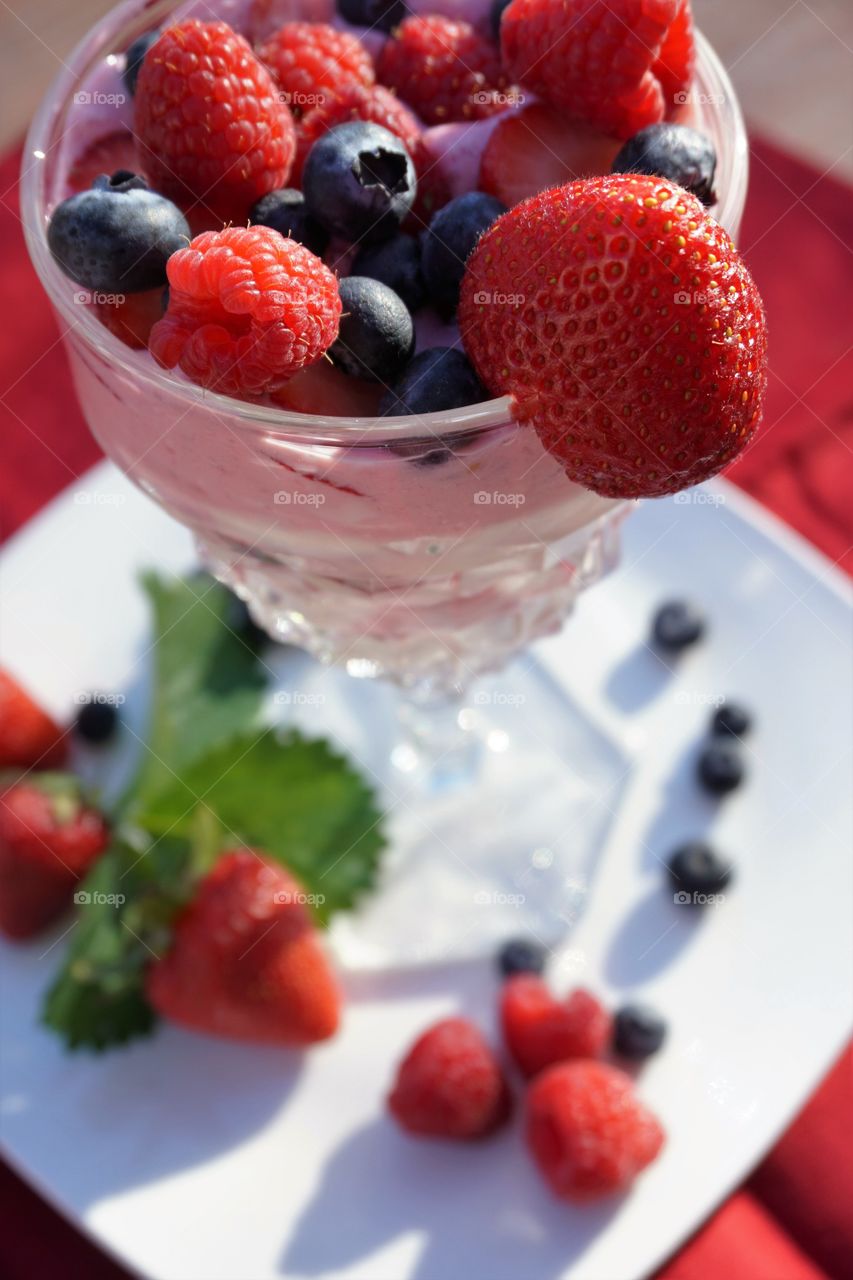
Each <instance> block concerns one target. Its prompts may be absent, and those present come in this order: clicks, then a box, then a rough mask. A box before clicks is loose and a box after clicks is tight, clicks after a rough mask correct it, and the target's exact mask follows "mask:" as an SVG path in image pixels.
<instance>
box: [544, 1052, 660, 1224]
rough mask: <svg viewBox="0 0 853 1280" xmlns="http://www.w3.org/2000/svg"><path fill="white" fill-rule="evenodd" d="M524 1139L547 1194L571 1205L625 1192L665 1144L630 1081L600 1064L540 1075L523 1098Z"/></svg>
mask: <svg viewBox="0 0 853 1280" xmlns="http://www.w3.org/2000/svg"><path fill="white" fill-rule="evenodd" d="M525 1136H526V1139H527V1145H528V1147H529V1149H530V1151H531V1154H532V1156H533V1159H534V1160H535V1162H536V1164H537V1166H538V1168H539V1171H540V1173H541V1174H542V1176H543V1177H544V1178H545V1180H546V1182H547V1183H548V1184H549V1186H550V1187H551V1190H552V1191H553V1192H554V1194H555V1195H556V1196H558V1197H559V1198H560V1199H563V1200H571V1201H578V1200H580V1201H583V1200H590V1199H595V1198H596V1197H598V1196H603V1195H610V1194H612V1193H614V1192H617V1191H625V1190H627V1189H628V1187H630V1185H631V1183H632V1182H633V1181H634V1179H635V1178H636V1176H637V1174H639V1173H641V1172H642V1170H643V1169H645V1168H646V1167H647V1165H649V1164H651V1162H652V1161H653V1160H654V1159H655V1158H656V1157H657V1155H658V1154H659V1152H660V1150H661V1148H662V1146H663V1144H664V1132H663V1129H662V1128H661V1126H660V1124H659V1123H658V1120H657V1119H656V1117H655V1116H654V1115H652V1113H651V1111H649V1110H648V1108H647V1107H646V1106H644V1104H643V1103H642V1102H641V1101H640V1099H639V1098H638V1097H637V1095H636V1093H635V1091H634V1085H633V1082H632V1080H631V1078H630V1076H628V1075H626V1074H625V1072H624V1071H620V1070H618V1068H616V1067H611V1066H608V1065H606V1064H605V1063H603V1062H585V1061H579V1062H564V1063H561V1064H560V1065H559V1066H556V1067H550V1068H549V1069H548V1070H547V1071H544V1072H543V1073H542V1075H541V1076H539V1077H538V1078H537V1079H536V1080H535V1081H534V1082H533V1084H532V1085H531V1086H530V1090H529V1092H528V1094H527V1103H526V1114H525Z"/></svg>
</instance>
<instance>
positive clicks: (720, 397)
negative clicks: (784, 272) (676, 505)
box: [459, 174, 767, 498]
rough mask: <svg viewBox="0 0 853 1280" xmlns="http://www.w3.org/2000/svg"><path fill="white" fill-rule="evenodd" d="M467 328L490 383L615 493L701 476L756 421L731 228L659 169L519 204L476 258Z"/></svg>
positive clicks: (743, 283) (747, 317)
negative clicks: (657, 175) (662, 176)
mask: <svg viewBox="0 0 853 1280" xmlns="http://www.w3.org/2000/svg"><path fill="white" fill-rule="evenodd" d="M484 299H485V300H484ZM492 299H495V301H492ZM459 324H460V329H461V333H462V338H463V341H464V344H465V348H466V350H467V353H468V356H469V357H470V359H471V361H472V362H473V364H474V367H475V369H476V370H477V373H478V374H479V376H480V378H481V380H482V381H483V382H484V383H485V384H486V386H487V387H488V388H489V390H490V391H491V392H492V393H493V394H494V395H503V394H508V395H511V396H513V397H514V402H515V403H514V412H515V414H516V416H517V418H518V420H519V421H521V422H527V423H530V424H531V425H532V426H533V427H535V429H536V432H537V434H538V435H539V438H540V440H541V441H542V443H543V444H544V446H545V448H546V449H548V450H549V451H550V452H551V453H552V454H553V455H554V456H555V457H556V458H558V459H559V461H560V462H561V463H562V465H563V467H564V468H565V471H566V474H567V475H568V476H569V478H570V479H572V480H574V481H576V482H577V483H578V484H582V485H585V486H586V487H587V488H589V489H593V490H594V491H595V492H596V493H600V494H603V495H605V496H607V497H612V498H641V497H658V496H660V495H661V494H665V493H674V492H676V491H677V490H679V489H684V488H686V487H687V486H689V485H693V484H698V483H699V481H701V480H707V479H708V477H709V476H712V475H715V474H716V473H717V472H718V471H719V470H721V468H722V467H724V466H726V464H727V463H729V462H731V460H732V459H733V458H734V457H736V456H737V454H738V453H740V451H741V450H742V449H743V448H744V447H745V446H746V445H747V444H748V442H749V441H750V439H751V438H752V436H753V435H754V433H755V430H756V428H757V426H758V423H759V421H760V418H761V411H762V405H763V399H764V392H765V388H766V382H767V374H766V362H767V335H766V330H765V321H764V308H763V305H762V302H761V297H760V295H759V293H758V290H757V288H756V286H755V283H754V281H753V279H752V277H751V276H750V274H749V272H748V271H747V269H746V266H745V265H744V263H743V260H742V259H741V257H740V255H739V254H738V252H737V250H736V249H735V247H734V245H733V244H732V241H731V238H730V236H729V235H728V233H727V232H726V231H724V230H723V228H722V227H720V226H719V225H718V224H717V223H716V222H715V221H714V220H713V218H711V217H709V215H708V213H707V212H706V210H705V209H704V208H703V206H702V205H701V204H700V202H699V201H698V200H697V199H696V198H695V196H691V195H688V194H687V192H686V191H683V190H682V189H681V188H680V187H676V186H674V185H672V184H670V183H667V182H665V181H663V180H662V179H659V178H651V177H645V176H643V175H640V174H613V175H612V176H610V177H605V178H589V179H584V180H582V181H579V182H570V183H567V184H566V185H565V186H562V187H555V188H553V189H552V190H550V191H543V192H542V193H541V194H540V195H538V196H532V197H531V198H530V199H529V200H525V201H524V202H523V203H522V204H520V205H517V206H516V207H515V208H514V209H511V210H510V211H509V213H507V214H505V215H504V216H503V217H502V218H499V219H498V221H497V222H496V223H495V224H494V225H493V226H492V227H490V228H489V230H488V231H487V232H486V234H485V235H484V236H483V237H482V239H481V240H480V241H479V243H478V245H477V247H476V248H475V250H474V252H473V254H472V255H471V257H470V258H469V259H468V263H467V267H466V271H465V276H464V278H463V281H462V290H461V299H460V305H459Z"/></svg>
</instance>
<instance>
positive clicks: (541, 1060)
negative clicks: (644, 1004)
mask: <svg viewBox="0 0 853 1280" xmlns="http://www.w3.org/2000/svg"><path fill="white" fill-rule="evenodd" d="M501 1023H502V1026H503V1034H504V1039H505V1041H506V1045H507V1048H508V1049H509V1051H510V1053H511V1054H512V1056H513V1058H514V1060H515V1062H516V1063H517V1065H518V1067H519V1068H520V1070H521V1071H522V1072H523V1073H524V1075H526V1076H528V1077H530V1076H535V1075H536V1074H537V1072H539V1071H542V1070H544V1068H545V1067H550V1066H552V1065H553V1064H554V1063H555V1062H564V1061H565V1060H566V1059H567V1058H597V1057H599V1056H600V1055H601V1054H602V1053H603V1052H604V1050H605V1049H606V1047H607V1045H608V1043H609V1041H610V1030H611V1018H610V1014H609V1013H608V1012H607V1010H606V1009H605V1008H604V1007H603V1006H602V1005H601V1004H600V1003H599V1002H598V1000H596V998H595V996H593V995H590V993H589V992H588V991H584V990H583V989H582V988H578V990H576V991H573V992H572V993H571V995H569V996H568V997H567V998H566V999H565V1000H562V1001H560V1000H555V998H554V996H553V995H552V994H551V992H550V991H549V989H548V987H547V986H546V985H545V983H544V982H543V980H542V979H541V978H540V977H539V976H538V975H537V974H533V973H520V974H517V975H516V976H515V977H512V978H510V979H509V980H508V981H507V982H506V983H504V987H503V991H502V993H501Z"/></svg>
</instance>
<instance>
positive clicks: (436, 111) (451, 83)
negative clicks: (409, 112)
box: [377, 15, 508, 124]
mask: <svg viewBox="0 0 853 1280" xmlns="http://www.w3.org/2000/svg"><path fill="white" fill-rule="evenodd" d="M377 73H378V76H379V79H380V80H381V81H382V83H383V84H387V85H388V86H389V87H390V88H392V89H395V90H396V92H397V93H399V95H400V97H401V98H403V99H404V101H406V102H408V104H409V106H410V107H412V108H414V110H415V111H417V113H418V115H419V116H420V117H421V119H422V120H423V121H424V122H425V123H426V124H446V123H447V122H448V121H450V120H480V119H482V118H483V117H485V116H490V115H494V114H495V113H496V112H497V111H503V110H504V109H505V105H506V104H505V103H502V102H501V101H500V95H501V94H502V93H505V91H506V89H507V87H508V81H507V78H506V76H505V75H504V72H503V70H502V68H501V62H500V57H499V56H498V51H497V49H496V48H495V46H494V45H493V44H492V43H491V41H490V40H487V39H486V37H485V36H481V35H480V33H479V32H478V31H476V30H475V29H474V27H472V26H471V24H470V23H469V22H454V21H453V20H452V19H451V18H444V17H440V16H439V15H430V16H428V17H425V18H419V17H411V18H406V19H405V21H403V22H401V23H400V25H399V27H398V28H397V29H396V31H395V32H394V33H393V35H392V36H391V37H390V38H389V39H388V40H386V41H385V44H384V45H383V47H382V52H381V54H380V55H379V61H378V65H377Z"/></svg>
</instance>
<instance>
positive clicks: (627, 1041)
mask: <svg viewBox="0 0 853 1280" xmlns="http://www.w3.org/2000/svg"><path fill="white" fill-rule="evenodd" d="M666 1030H667V1028H666V1022H665V1021H664V1019H663V1018H662V1017H661V1015H660V1014H659V1013H658V1011H657V1009H653V1008H652V1007H651V1005H647V1004H625V1005H623V1006H622V1008H621V1009H617V1010H616V1013H615V1014H614V1015H613V1051H614V1053H618V1055H619V1057H620V1058H627V1059H629V1060H630V1061H632V1062H642V1061H644V1060H645V1059H646V1058H650V1057H651V1056H652V1054H654V1053H657V1051H658V1050H659V1049H660V1048H661V1046H662V1045H663V1042H664V1040H665V1039H666Z"/></svg>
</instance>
